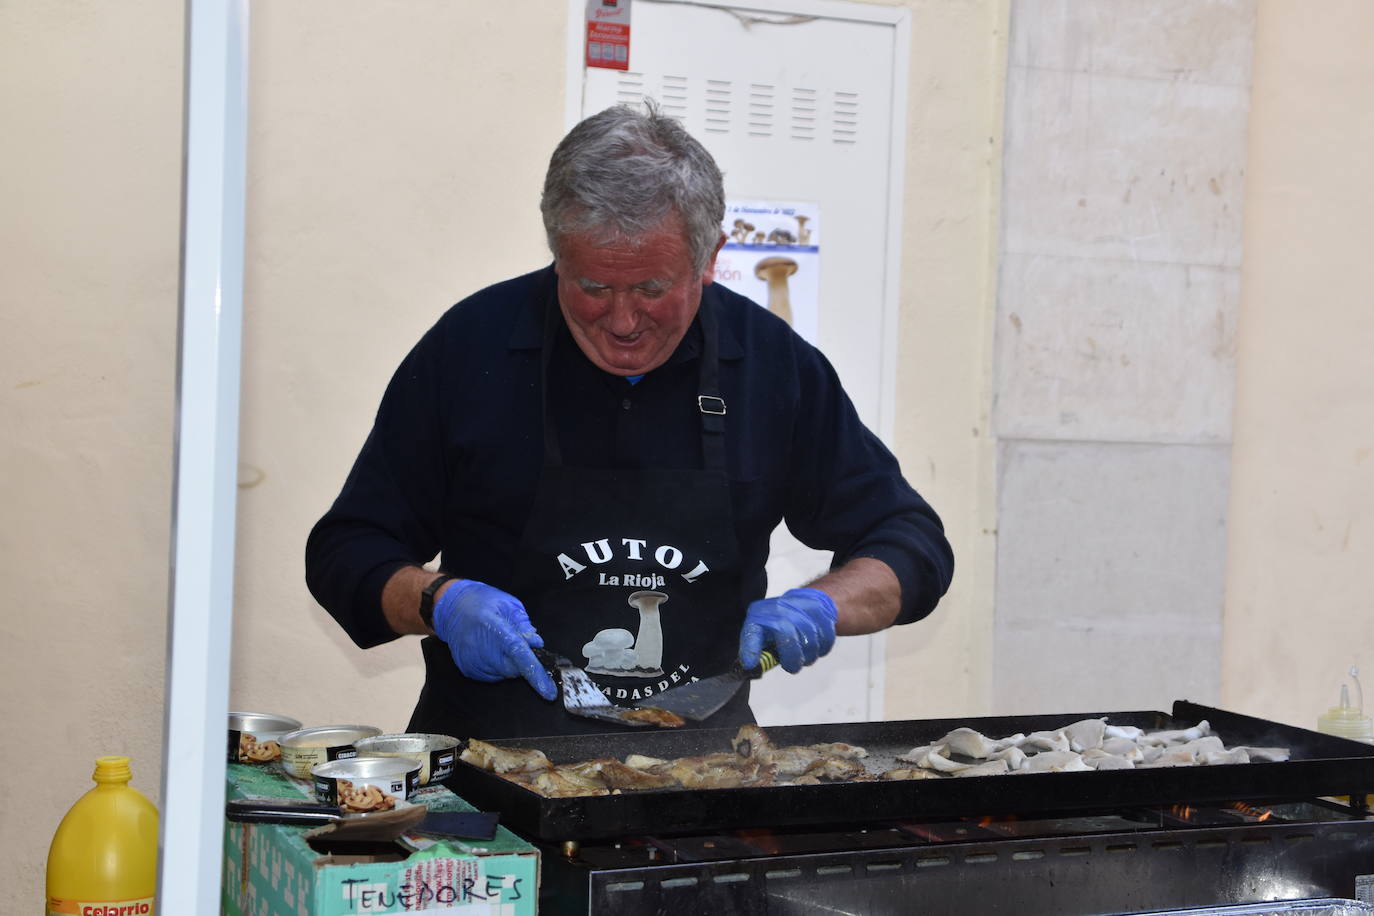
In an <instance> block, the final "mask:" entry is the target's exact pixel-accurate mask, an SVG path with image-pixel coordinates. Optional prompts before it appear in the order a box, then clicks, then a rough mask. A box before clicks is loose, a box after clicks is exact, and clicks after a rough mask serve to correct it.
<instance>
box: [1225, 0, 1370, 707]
mask: <svg viewBox="0 0 1374 916" xmlns="http://www.w3.org/2000/svg"><path fill="white" fill-rule="evenodd" d="M1371 46H1374V4H1370V3H1368V2H1366V0H1331V2H1324V3H1321V4H1317V5H1315V6H1310V5H1305V4H1303V5H1299V4H1292V3H1285V2H1282V0H1262V2H1261V3H1260V7H1259V27H1258V31H1257V35H1256V47H1255V68H1254V83H1253V90H1252V114H1251V120H1250V152H1249V160H1250V167H1249V171H1248V173H1247V175H1246V178H1245V180H1246V186H1247V194H1246V202H1245V207H1246V210H1245V263H1244V267H1243V270H1242V279H1241V289H1242V310H1241V320H1240V326H1239V333H1238V345H1239V351H1238V355H1237V371H1236V374H1237V386H1236V388H1237V396H1236V400H1237V403H1236V414H1235V439H1234V453H1235V455H1234V462H1233V465H1232V470H1231V506H1230V538H1229V547H1230V551H1229V569H1228V577H1227V602H1226V619H1225V640H1224V650H1223V681H1222V701H1223V704H1225V705H1226V706H1229V707H1234V708H1236V709H1240V710H1243V711H1246V712H1251V713H1255V714H1258V715H1261V716H1265V717H1269V718H1275V719H1279V720H1281V721H1285V722H1290V723H1292V724H1295V725H1302V726H1306V727H1309V728H1310V727H1314V725H1315V720H1316V717H1317V715H1318V714H1320V713H1321V712H1324V711H1325V710H1326V708H1327V707H1329V706H1332V705H1334V704H1335V703H1336V700H1337V697H1338V695H1339V691H1340V683H1341V681H1342V679H1343V677H1344V673H1345V670H1346V669H1347V668H1349V667H1350V665H1351V664H1354V663H1361V664H1363V666H1364V670H1365V677H1366V679H1367V682H1368V683H1369V684H1370V689H1368V690H1367V691H1366V694H1365V696H1366V698H1367V699H1366V704H1367V706H1366V708H1367V709H1368V708H1369V707H1374V611H1372V610H1371V608H1374V573H1371V569H1374V370H1372V369H1371V367H1372V366H1374V360H1371V355H1370V354H1371V348H1374V308H1371V301H1370V290H1371V289H1374V258H1371V257H1370V253H1369V236H1370V233H1369V228H1368V226H1369V221H1370V214H1371V213H1374V175H1371V172H1370V168H1369V163H1370V161H1371V157H1372V156H1374V108H1371V107H1370V104H1369V90H1370V87H1374V57H1371V56H1370V54H1369V48H1370V47H1371Z"/></svg>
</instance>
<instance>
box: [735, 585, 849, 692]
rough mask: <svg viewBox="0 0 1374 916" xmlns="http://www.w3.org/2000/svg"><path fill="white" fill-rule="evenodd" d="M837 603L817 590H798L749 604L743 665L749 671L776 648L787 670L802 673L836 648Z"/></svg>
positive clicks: (741, 639)
mask: <svg viewBox="0 0 1374 916" xmlns="http://www.w3.org/2000/svg"><path fill="white" fill-rule="evenodd" d="M838 616H839V614H838V612H837V611H836V610H835V602H834V601H832V600H831V598H830V596H829V595H827V594H826V593H825V592H822V591H819V590H817V589H814V588H794V589H792V590H791V591H788V592H784V593H783V595H782V596H781V597H778V598H765V599H763V600H762V601H755V602H754V603H753V604H751V605H749V611H748V613H746V614H745V616H744V629H743V630H741V631H740V635H739V663H740V664H741V665H743V666H744V668H745V669H746V670H748V669H751V668H753V667H754V666H755V665H757V664H758V663H759V655H760V654H761V653H762V652H763V650H764V648H765V647H766V646H768V645H772V646H773V648H774V650H775V651H776V653H777V656H778V660H779V661H780V662H782V666H783V668H785V669H786V670H787V671H789V672H791V673H792V674H796V673H797V672H798V671H800V670H802V668H803V666H805V665H809V664H811V663H812V662H814V661H815V660H816V659H818V658H820V657H821V656H822V655H824V654H825V653H827V652H829V651H830V649H831V647H833V646H834V645H835V620H836V618H837V617H838Z"/></svg>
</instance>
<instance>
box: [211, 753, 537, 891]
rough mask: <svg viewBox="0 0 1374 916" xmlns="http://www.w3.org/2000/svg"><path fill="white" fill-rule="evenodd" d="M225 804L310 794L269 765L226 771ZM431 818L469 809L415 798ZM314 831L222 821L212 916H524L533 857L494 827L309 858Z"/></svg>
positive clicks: (433, 792) (439, 798) (433, 794)
mask: <svg viewBox="0 0 1374 916" xmlns="http://www.w3.org/2000/svg"><path fill="white" fill-rule="evenodd" d="M228 766H229V784H228V796H229V798H231V799H232V798H251V797H266V798H302V797H310V787H309V786H306V785H304V784H302V783H298V782H296V781H295V780H293V779H290V778H288V777H287V776H285V775H283V774H282V773H280V772H278V771H277V770H276V769H275V768H273V767H271V766H250V765H248V764H241V763H231V764H229V765H228ZM415 801H416V802H423V803H424V804H427V805H429V808H430V810H431V811H472V810H474V809H473V807H472V806H471V805H469V804H468V803H467V802H465V801H463V800H462V799H461V798H459V797H458V796H456V795H454V794H453V793H452V792H450V791H449V790H448V789H445V788H444V787H443V786H428V787H426V788H423V789H421V790H420V792H419V794H418V795H416V797H415ZM313 829H314V828H310V827H293V826H287V825H278V824H239V823H233V822H230V821H226V822H225V831H224V875H223V880H224V889H223V905H222V908H221V911H222V912H223V913H225V914H229V916H358V914H369V916H370V914H385V913H413V912H416V911H420V912H439V911H447V910H455V911H458V912H460V913H461V914H462V916H532V914H534V913H535V911H536V902H537V900H538V898H539V850H538V849H536V848H535V847H533V846H531V845H530V844H529V843H526V842H525V841H524V840H522V839H520V838H519V837H517V836H516V835H515V834H513V833H511V832H510V831H509V830H507V829H506V828H504V827H499V828H497V832H496V836H495V837H494V838H492V839H491V840H473V841H464V840H459V839H447V840H443V841H441V842H438V843H436V844H435V845H433V846H431V847H429V848H426V849H424V850H422V851H419V852H412V851H410V850H409V849H406V848H403V847H401V846H399V845H397V846H396V848H395V849H394V850H392V849H387V850H385V851H380V852H379V853H377V854H368V855H339V854H337V853H335V854H325V853H320V852H317V851H316V850H315V849H313V848H311V846H310V845H309V843H308V842H307V834H310V833H311V832H312V830H313Z"/></svg>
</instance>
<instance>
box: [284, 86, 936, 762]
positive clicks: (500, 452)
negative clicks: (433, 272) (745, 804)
mask: <svg viewBox="0 0 1374 916" xmlns="http://www.w3.org/2000/svg"><path fill="white" fill-rule="evenodd" d="M724 206H725V198H724V189H723V185H722V180H721V173H720V170H719V169H718V168H717V167H716V164H715V162H714V161H713V160H712V158H711V156H710V154H709V153H708V152H707V151H706V149H705V148H704V147H703V146H702V145H701V144H700V143H698V142H697V141H696V140H695V139H693V138H692V137H691V136H690V135H689V134H687V133H686V131H685V130H683V128H682V127H681V125H679V124H678V122H676V121H674V120H673V119H671V118H669V117H666V116H663V115H661V114H659V113H658V112H657V111H656V110H654V109H653V108H652V107H651V108H650V109H649V110H648V111H647V112H639V111H635V110H631V109H629V108H625V107H617V108H612V109H608V110H606V111H603V112H601V113H600V114H598V115H594V116H593V117H590V118H588V119H587V120H585V121H583V122H582V123H581V124H579V125H578V126H576V127H575V128H573V130H572V131H571V132H570V133H569V134H568V135H567V136H566V137H565V138H564V139H563V141H562V142H561V143H560V144H559V145H558V148H557V149H556V150H555V151H554V154H553V157H552V159H551V161H550V163H549V169H548V173H547V176H546V178H545V183H544V192H543V197H542V199H541V210H542V212H543V217H544V226H545V230H546V233H547V235H548V242H549V247H550V248H551V250H552V252H553V258H554V262H553V264H552V266H550V267H546V268H544V269H543V270H539V271H536V272H534V273H531V274H527V275H525V276H522V277H517V278H515V279H512V280H508V281H505V282H503V283H498V284H496V285H495V286H492V287H489V288H487V289H485V290H482V291H480V292H478V293H476V294H474V295H472V296H470V297H469V298H467V299H465V300H463V301H462V302H460V303H458V304H457V305H455V306H454V307H453V308H451V309H449V310H448V311H447V312H446V313H445V314H444V315H443V316H442V317H441V318H440V319H439V321H438V323H437V324H435V325H434V327H433V328H431V329H430V330H429V331H428V332H427V333H426V334H425V335H424V337H423V338H422V339H421V340H420V341H419V343H418V344H416V346H415V348H414V349H413V350H412V351H411V352H410V354H409V355H408V356H407V357H406V358H405V360H404V362H402V364H401V366H400V368H399V369H398V370H397V371H396V373H395V375H394V377H393V378H392V380H391V383H390V385H389V386H388V387H387V390H386V393H385V395H384V396H383V399H382V403H381V406H380V408H379V409H378V412H377V416H376V420H375V423H374V426H373V428H372V432H371V434H370V435H369V436H368V439H367V442H366V443H365V444H364V446H363V449H362V452H361V453H360V454H359V456H358V458H357V461H356V462H355V464H354V466H353V469H352V471H351V472H350V473H349V476H348V479H347V480H346V481H345V483H344V486H343V490H342V491H341V492H340V494H339V496H338V498H337V499H336V500H335V502H334V505H333V506H332V507H331V508H330V510H329V511H328V512H327V513H326V514H325V515H324V517H323V518H321V519H320V521H319V522H318V523H317V524H316V525H315V528H314V530H313V531H312V532H311V534H310V538H309V541H308V543H307V546H306V579H307V582H308V584H309V586H310V590H311V592H312V593H313V594H314V596H315V598H316V599H317V600H318V601H319V602H320V604H322V605H323V606H324V607H325V608H326V609H328V611H329V612H330V614H332V615H333V616H334V618H335V619H336V620H338V622H339V623H340V625H342V626H343V627H344V629H345V630H346V631H347V632H348V634H349V636H350V637H352V639H353V640H354V642H356V643H357V644H358V645H359V646H361V647H363V648H367V647H370V646H375V645H378V644H380V643H384V642H387V641H389V640H392V639H395V638H397V637H398V636H400V635H404V634H410V633H414V634H419V635H427V636H428V637H429V638H427V639H425V640H424V642H423V643H422V646H423V651H424V658H425V668H426V677H425V685H424V688H423V690H422V692H421V694H420V699H419V702H418V704H417V705H416V707H415V711H414V714H413V715H412V717H411V720H410V724H409V729H410V730H411V731H417V732H435V733H442V734H451V735H458V736H463V737H483V738H490V737H527V736H535V735H550V734H560V733H579V732H580V733H588V732H598V731H605V730H607V729H608V728H614V727H615V726H611V725H606V724H602V723H598V722H596V721H592V720H584V719H575V718H573V717H572V716H569V715H568V714H567V713H565V712H564V711H563V709H562V707H561V704H557V703H554V702H551V701H552V700H554V698H555V697H556V695H557V691H556V688H555V686H554V682H553V680H552V679H551V677H550V675H549V672H548V671H547V670H545V668H544V666H543V665H542V664H541V663H540V662H539V660H538V659H537V658H536V657H535V655H534V653H533V652H532V648H538V647H541V646H542V647H545V648H547V649H548V650H550V651H553V652H556V653H557V654H559V655H563V656H566V657H568V658H569V659H571V660H572V662H573V664H575V665H578V666H581V667H585V668H586V669H587V670H588V672H589V674H591V676H592V677H593V678H594V679H595V680H596V681H597V682H598V683H599V685H600V686H601V688H602V690H603V691H604V692H605V693H606V694H607V696H608V697H609V698H611V700H612V701H614V702H618V703H622V704H629V703H631V702H633V701H635V700H638V699H643V698H646V697H652V696H653V695H655V694H657V693H661V692H662V691H663V690H667V689H671V688H672V687H675V686H679V685H681V684H685V683H689V682H691V681H693V680H696V679H698V678H702V677H709V676H711V675H715V674H720V673H722V672H724V671H725V670H727V669H728V668H729V667H730V665H731V663H732V662H733V661H734V660H735V659H736V658H738V659H739V661H740V662H741V663H742V664H743V665H744V666H745V667H753V666H754V665H755V664H756V663H757V662H758V661H759V658H760V653H761V652H762V651H763V650H764V649H771V650H773V651H774V653H775V654H776V655H777V656H778V658H779V659H780V660H781V663H782V666H783V667H784V668H785V669H786V670H788V671H790V672H793V673H796V672H798V671H800V670H801V669H802V667H804V666H806V665H810V664H812V663H813V662H815V661H816V660H817V659H818V658H820V657H821V656H822V655H824V654H826V653H827V652H828V651H829V650H830V648H831V647H832V645H833V644H834V641H835V637H836V636H837V635H841V636H845V635H858V634H864V633H873V632H877V631H879V630H882V629H884V628H886V627H889V626H891V625H893V624H896V623H909V622H911V621H914V620H918V619H920V618H921V617H924V616H925V615H926V614H928V613H930V611H931V610H932V609H933V608H934V607H935V604H936V602H937V601H938V600H939V598H940V596H941V595H943V594H944V592H945V590H946V589H947V588H948V586H949V581H950V576H951V574H952V572H953V556H952V554H951V551H950V547H949V544H948V542H947V541H946V539H945V537H944V534H943V530H942V527H941V524H940V520H939V519H938V518H937V516H936V514H935V513H934V511H933V510H932V509H931V508H930V506H929V505H927V503H926V502H925V501H924V500H923V499H922V498H921V497H920V496H919V495H918V494H917V493H916V492H915V491H914V490H913V489H912V488H911V487H910V486H908V484H907V483H906V481H905V480H904V479H903V477H902V475H901V471H900V469H899V468H898V465H897V462H896V460H895V459H894V458H893V456H892V455H891V453H889V452H888V450H887V449H886V448H885V447H884V446H883V445H882V443H880V442H879V441H878V439H877V438H876V437H875V436H874V435H873V434H872V433H871V432H869V431H868V429H866V428H865V427H864V425H863V424H862V422H861V421H860V420H859V418H858V415H857V414H856V413H855V410H854V407H853V405H852V404H851V403H850V401H849V398H848V396H847V395H846V394H845V392H844V390H843V388H842V387H841V385H840V382H839V379H838V378H837V377H836V374H835V371H834V370H833V369H832V368H831V366H830V364H829V363H828V362H827V361H826V359H825V358H824V357H823V356H822V355H821V354H820V352H819V351H817V350H816V349H815V348H814V347H812V346H811V345H810V344H808V343H806V341H804V340H802V339H801V338H800V337H799V336H797V335H796V334H795V333H794V332H793V331H792V330H791V329H790V328H789V327H788V326H787V324H786V323H785V322H783V321H782V320H781V319H779V318H777V317H776V316H774V315H772V314H770V313H769V312H768V311H767V310H766V309H764V308H762V307H760V306H759V305H757V304H755V303H753V302H751V301H750V300H748V299H745V298H744V297H742V296H739V295H737V294H735V293H733V292H731V291H729V290H727V289H725V288H723V287H721V286H719V285H716V284H714V283H712V280H713V275H714V270H715V259H716V254H717V252H719V250H720V247H721V245H722V244H724V241H725V236H724V234H723V233H722V231H721V222H722V217H723V215H724ZM832 307H836V308H843V303H832ZM784 520H785V521H786V523H787V525H788V527H789V529H790V530H791V531H792V532H793V533H794V534H795V535H796V537H797V538H798V539H799V540H801V541H802V542H803V543H805V544H807V545H809V546H811V547H813V548H817V549H823V550H829V551H833V553H834V562H833V564H832V567H831V569H830V571H829V572H827V573H826V574H825V575H823V576H821V577H820V578H818V579H816V580H815V581H813V582H811V583H809V584H807V585H806V586H804V587H797V588H791V589H787V590H784V591H783V592H782V593H781V594H778V595H776V596H775V597H768V598H766V597H765V588H766V576H765V573H764V564H765V561H766V560H767V556H768V545H769V536H770V534H771V533H772V531H773V530H774V528H775V527H776V526H777V525H778V523H779V522H780V521H784ZM436 554H438V556H439V566H438V568H439V571H438V572H435V571H432V570H429V569H426V568H424V565H423V564H425V563H427V562H428V561H429V560H431V559H432V558H433V557H434V556H435V555H436ZM752 721H753V716H752V714H751V712H750V710H749V692H748V689H747V686H746V687H745V688H744V689H742V690H740V691H739V693H738V694H736V696H735V697H734V699H733V700H731V701H730V702H729V703H728V704H727V705H726V706H725V707H723V708H722V709H721V710H720V711H719V712H718V713H716V714H715V715H714V716H712V717H711V718H710V719H709V720H708V721H707V722H706V723H705V724H706V725H709V726H712V727H722V728H724V727H732V726H735V725H739V724H743V723H746V722H752Z"/></svg>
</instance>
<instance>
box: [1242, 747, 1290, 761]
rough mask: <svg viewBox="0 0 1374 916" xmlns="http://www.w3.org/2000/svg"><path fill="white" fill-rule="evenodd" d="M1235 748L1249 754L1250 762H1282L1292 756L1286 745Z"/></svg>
mask: <svg viewBox="0 0 1374 916" xmlns="http://www.w3.org/2000/svg"><path fill="white" fill-rule="evenodd" d="M1235 750H1238V751H1245V752H1246V753H1247V754H1249V755H1250V762H1251V763H1283V762H1284V761H1285V760H1287V759H1288V758H1289V757H1290V756H1292V752H1291V751H1289V749H1288V748H1286V747H1238V748H1235Z"/></svg>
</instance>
